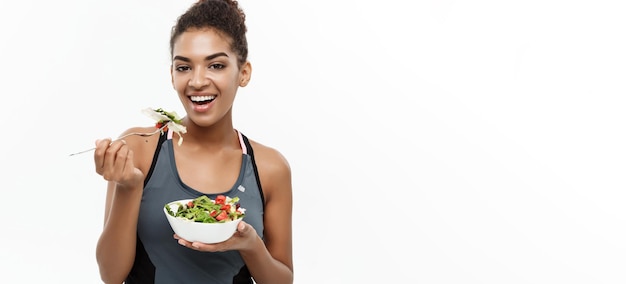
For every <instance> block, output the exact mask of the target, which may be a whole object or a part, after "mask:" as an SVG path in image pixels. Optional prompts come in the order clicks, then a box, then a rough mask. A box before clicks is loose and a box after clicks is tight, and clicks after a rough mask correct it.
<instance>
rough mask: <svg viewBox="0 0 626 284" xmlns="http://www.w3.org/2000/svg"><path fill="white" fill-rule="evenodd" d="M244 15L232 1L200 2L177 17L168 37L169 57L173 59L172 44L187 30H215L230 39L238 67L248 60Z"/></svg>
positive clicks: (203, 0)
mask: <svg viewBox="0 0 626 284" xmlns="http://www.w3.org/2000/svg"><path fill="white" fill-rule="evenodd" d="M245 21H246V15H245V14H244V12H243V10H242V9H241V8H240V7H239V3H238V2H237V1H234V0H200V1H198V2H196V3H195V4H194V5H193V6H191V7H190V8H189V9H187V11H186V12H185V13H184V14H182V15H180V16H179V17H178V20H177V21H176V25H174V27H172V34H171V36H170V56H171V57H173V55H174V54H173V52H174V42H175V41H176V40H177V39H178V37H179V36H180V35H181V34H182V33H184V32H186V31H187V30H189V29H203V28H211V29H216V30H217V31H219V32H220V33H222V34H224V35H226V36H228V37H230V38H231V39H232V42H231V48H232V51H233V52H235V53H236V54H237V61H238V63H239V65H240V66H241V65H243V64H244V63H245V62H246V60H248V40H247V39H246V31H247V28H246V24H245Z"/></svg>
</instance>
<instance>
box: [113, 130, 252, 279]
mask: <svg viewBox="0 0 626 284" xmlns="http://www.w3.org/2000/svg"><path fill="white" fill-rule="evenodd" d="M237 134H238V136H239V140H240V144H241V147H242V152H243V154H242V163H241V168H240V171H239V177H238V178H237V181H236V182H235V184H233V186H232V187H231V189H230V190H228V191H225V192H222V193H219V194H223V195H227V196H230V197H234V196H238V197H239V198H240V204H241V207H243V208H245V209H246V216H245V217H244V221H245V222H247V223H249V224H250V225H252V227H254V229H255V230H256V232H257V233H258V234H259V236H260V237H261V238H263V209H264V197H263V192H262V189H261V186H260V183H259V179H258V172H257V169H256V163H255V161H254V154H253V153H252V147H250V143H249V141H248V139H247V138H246V137H245V136H244V135H242V134H241V133H240V132H237ZM162 136H164V135H162ZM161 142H162V144H160V147H157V151H156V153H155V156H154V160H153V162H152V166H151V170H150V172H149V174H148V176H147V179H146V182H145V186H144V190H143V197H142V199H141V206H140V209H139V221H138V224H137V237H138V239H137V254H136V257H135V258H136V259H135V265H134V266H133V269H132V271H131V273H130V275H129V277H128V279H127V280H126V282H125V283H159V284H160V283H166V284H172V283H190V284H193V283H228V284H231V283H252V281H251V278H250V275H249V272H248V271H247V268H246V267H245V264H244V262H243V259H242V258H241V256H240V255H239V252H238V251H227V252H217V253H208V252H198V251H195V250H191V249H188V248H186V247H183V246H181V245H179V244H178V242H177V240H175V239H174V238H173V237H172V236H173V234H174V232H173V231H172V229H171V227H170V225H169V223H168V222H167V219H166V217H165V215H164V213H163V206H164V205H165V204H166V203H168V202H171V201H174V200H179V199H187V198H196V197H198V196H201V195H207V196H208V197H209V198H211V199H215V197H216V196H217V194H204V193H202V192H199V191H196V190H194V189H193V188H191V187H189V186H187V185H186V184H184V183H183V182H182V181H181V179H180V176H179V175H178V171H177V169H176V163H175V162H174V161H175V157H174V151H173V147H174V146H173V143H172V140H171V132H169V133H168V135H167V139H164V138H163V137H162V138H161V139H160V141H159V143H161Z"/></svg>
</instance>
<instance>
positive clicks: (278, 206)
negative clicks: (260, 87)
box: [239, 146, 293, 284]
mask: <svg viewBox="0 0 626 284" xmlns="http://www.w3.org/2000/svg"><path fill="white" fill-rule="evenodd" d="M256 149H259V151H255V154H257V153H258V155H256V156H257V167H258V169H259V177H260V179H261V185H262V186H263V192H264V194H265V213H264V219H263V226H264V228H265V229H264V231H263V238H264V241H263V240H261V239H260V238H259V237H258V236H256V239H255V241H254V244H253V245H252V246H251V247H250V249H245V250H240V251H239V252H240V254H241V256H242V257H243V259H244V261H245V262H246V266H247V267H248V270H249V271H250V274H252V276H253V277H254V281H255V282H256V283H258V284H263V283H271V284H279V283H288V284H291V283H293V260H292V258H293V257H292V231H291V228H292V223H291V221H292V204H293V198H292V188H291V168H290V167H289V163H288V162H287V160H286V159H285V158H284V157H283V156H282V155H281V154H280V153H279V152H277V151H275V150H273V149H270V148H266V147H263V146H261V147H258V146H257V147H255V150H256ZM261 150H262V151H261ZM245 225H246V228H245V229H244V232H243V233H244V234H245V230H248V231H252V232H253V233H254V234H255V235H256V232H254V229H253V228H252V226H250V225H248V224H245Z"/></svg>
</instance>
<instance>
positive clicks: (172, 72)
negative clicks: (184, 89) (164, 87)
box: [170, 65, 176, 89]
mask: <svg viewBox="0 0 626 284" xmlns="http://www.w3.org/2000/svg"><path fill="white" fill-rule="evenodd" d="M170 79H171V80H172V88H174V89H176V86H174V65H170Z"/></svg>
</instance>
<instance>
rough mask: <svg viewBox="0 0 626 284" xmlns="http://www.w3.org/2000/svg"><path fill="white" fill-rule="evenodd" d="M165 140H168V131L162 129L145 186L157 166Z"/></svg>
mask: <svg viewBox="0 0 626 284" xmlns="http://www.w3.org/2000/svg"><path fill="white" fill-rule="evenodd" d="M165 140H167V132H164V131H161V135H159V142H157V146H156V149H155V150H154V154H153V156H152V164H150V170H148V173H147V174H146V178H145V179H144V180H143V186H146V184H148V181H149V180H150V177H151V176H152V172H153V171H154V167H155V166H156V162H157V159H158V158H159V152H160V151H161V145H163V142H165Z"/></svg>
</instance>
